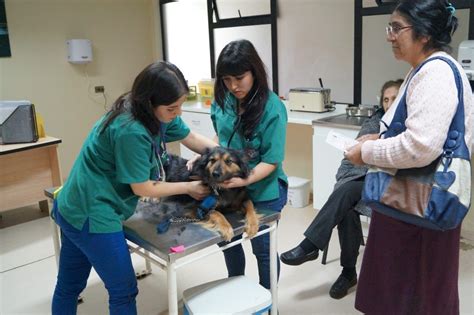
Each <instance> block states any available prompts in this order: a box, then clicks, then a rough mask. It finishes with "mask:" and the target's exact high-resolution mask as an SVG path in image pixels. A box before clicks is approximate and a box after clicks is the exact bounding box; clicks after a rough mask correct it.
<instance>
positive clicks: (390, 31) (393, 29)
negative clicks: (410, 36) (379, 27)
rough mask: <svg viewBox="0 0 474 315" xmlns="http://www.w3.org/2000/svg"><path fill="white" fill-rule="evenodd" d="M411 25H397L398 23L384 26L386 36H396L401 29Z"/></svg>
mask: <svg viewBox="0 0 474 315" xmlns="http://www.w3.org/2000/svg"><path fill="white" fill-rule="evenodd" d="M412 27H413V26H411V25H408V26H398V25H389V26H387V27H386V28H385V32H387V36H389V37H392V36H393V37H398V36H399V35H400V33H401V32H402V31H403V30H406V29H409V28H412Z"/></svg>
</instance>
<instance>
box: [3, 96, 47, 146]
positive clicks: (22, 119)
mask: <svg viewBox="0 0 474 315" xmlns="http://www.w3.org/2000/svg"><path fill="white" fill-rule="evenodd" d="M36 141H38V127H37V124H36V115H35V106H34V105H33V104H31V102H29V101H0V144H12V143H25V142H36Z"/></svg>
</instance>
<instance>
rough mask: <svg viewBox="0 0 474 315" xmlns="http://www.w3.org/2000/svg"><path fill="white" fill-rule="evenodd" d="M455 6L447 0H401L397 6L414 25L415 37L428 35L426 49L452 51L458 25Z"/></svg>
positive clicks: (400, 12) (397, 9)
mask: <svg viewBox="0 0 474 315" xmlns="http://www.w3.org/2000/svg"><path fill="white" fill-rule="evenodd" d="M454 11H455V9H454V7H453V6H452V5H451V3H449V1H446V0H401V1H400V3H399V4H398V5H397V7H396V8H395V12H398V13H399V14H400V15H401V16H403V17H404V18H405V19H406V20H407V22H408V23H410V25H412V27H413V38H414V39H418V38H420V37H428V38H429V40H428V42H427V43H426V45H425V47H424V51H430V50H435V51H445V52H448V53H449V52H451V51H452V48H451V46H450V45H449V44H450V43H451V37H452V35H453V34H454V32H455V31H456V29H457V27H458V19H457V17H456V16H454Z"/></svg>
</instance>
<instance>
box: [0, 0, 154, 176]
mask: <svg viewBox="0 0 474 315" xmlns="http://www.w3.org/2000/svg"><path fill="white" fill-rule="evenodd" d="M152 7H153V4H152V1H151V0H41V1H39V0H6V13H7V21H8V29H9V34H10V44H11V50H12V57H11V58H1V59H0V99H28V100H31V101H32V102H33V103H34V104H35V105H36V110H37V111H38V112H39V113H40V114H41V115H42V116H43V117H44V120H45V127H46V133H47V134H48V135H50V136H54V137H58V138H61V139H62V140H63V143H62V144H61V145H60V150H59V154H60V161H61V167H62V171H63V177H67V175H68V173H69V170H70V168H71V166H72V163H73V161H74V159H75V157H76V155H77V153H78V152H79V149H80V147H81V145H82V143H83V141H84V139H85V137H86V135H87V133H88V132H89V130H90V128H91V126H92V124H93V123H94V122H95V121H96V120H97V119H98V118H99V117H100V116H101V115H102V114H103V113H104V107H103V104H104V103H103V102H104V99H103V98H102V96H101V95H98V94H94V93H93V92H92V93H91V94H90V95H89V93H88V81H87V79H86V76H85V74H84V66H81V65H73V64H70V63H68V62H67V59H66V58H67V54H66V40H67V39H71V38H86V39H90V40H91V41H92V46H93V62H92V63H90V64H89V65H87V72H88V75H89V78H90V83H91V86H92V87H93V86H94V85H103V86H105V91H106V95H107V101H108V103H107V105H110V104H111V103H112V102H113V101H114V100H115V99H116V98H117V97H118V96H119V95H120V94H122V93H124V92H126V91H128V90H129V89H130V87H131V83H132V81H133V79H134V78H135V76H136V75H137V74H138V72H139V71H140V70H141V69H142V68H144V67H145V66H146V65H147V64H149V63H151V62H152V61H153V47H152V43H153V40H154V35H155V32H154V28H153V27H152V25H153V9H152Z"/></svg>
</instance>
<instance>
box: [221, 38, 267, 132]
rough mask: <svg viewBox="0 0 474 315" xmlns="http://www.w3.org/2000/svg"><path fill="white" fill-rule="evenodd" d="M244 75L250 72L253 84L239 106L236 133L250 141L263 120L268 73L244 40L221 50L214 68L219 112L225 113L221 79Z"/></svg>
mask: <svg viewBox="0 0 474 315" xmlns="http://www.w3.org/2000/svg"><path fill="white" fill-rule="evenodd" d="M247 71H251V72H252V75H253V79H254V82H253V86H252V88H251V89H250V91H249V93H248V94H247V96H246V97H245V99H244V100H243V102H242V104H241V109H242V110H243V112H242V115H241V116H240V126H239V132H241V133H242V134H243V135H244V137H246V138H250V137H251V135H252V133H253V132H254V130H255V127H256V126H257V124H258V123H259V121H260V119H261V118H262V115H263V111H264V109H265V103H266V102H267V100H268V82H267V72H266V71H265V66H264V64H263V62H262V59H260V56H259V55H258V53H257V51H256V50H255V47H254V46H253V45H252V43H251V42H250V41H248V40H245V39H242V40H236V41H232V42H230V43H228V44H227V45H226V46H225V47H224V49H222V51H221V53H220V55H219V58H218V59H217V65H216V82H215V85H214V94H215V95H214V97H215V100H216V102H217V104H218V105H219V106H220V108H222V110H224V103H225V99H226V96H227V92H228V90H227V87H226V86H225V84H224V80H223V77H224V76H227V75H231V76H239V75H241V74H243V73H245V72H247ZM237 112H238V111H237Z"/></svg>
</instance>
